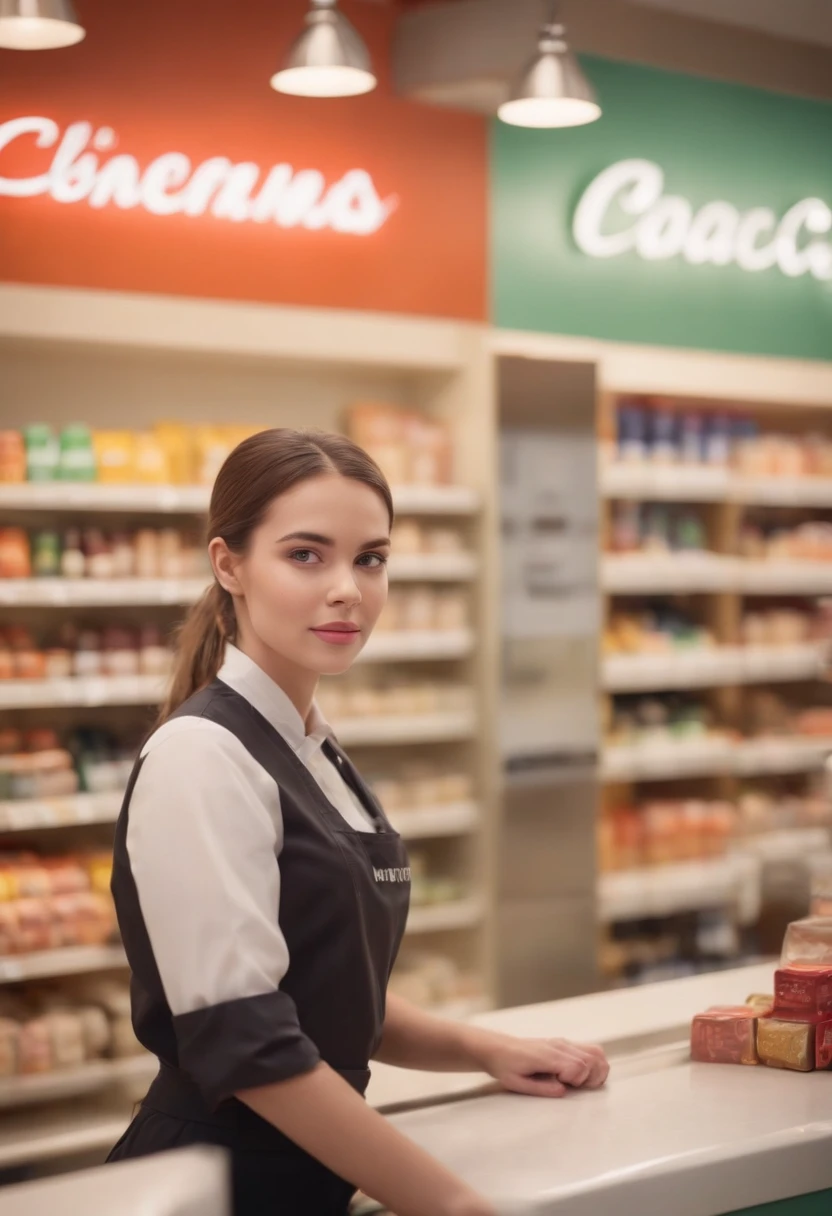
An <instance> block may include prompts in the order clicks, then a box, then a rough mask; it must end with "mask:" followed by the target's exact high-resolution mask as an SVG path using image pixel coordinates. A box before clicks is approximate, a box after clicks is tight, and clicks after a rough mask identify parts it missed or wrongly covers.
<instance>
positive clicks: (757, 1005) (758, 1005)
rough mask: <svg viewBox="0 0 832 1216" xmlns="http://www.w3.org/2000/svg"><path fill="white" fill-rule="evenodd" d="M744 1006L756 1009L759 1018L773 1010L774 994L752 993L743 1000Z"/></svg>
mask: <svg viewBox="0 0 832 1216" xmlns="http://www.w3.org/2000/svg"><path fill="white" fill-rule="evenodd" d="M745 1003H746V1005H749V1006H750V1007H751V1008H752V1009H756V1010H757V1012H758V1013H759V1015H760V1017H762V1016H763V1014H765V1013H771V1011H772V1010H773V1009H774V993H773V992H772V993H767V992H752V993H751V995H750V996H747V997H746V998H745Z"/></svg>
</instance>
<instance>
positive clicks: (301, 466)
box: [157, 427, 393, 726]
mask: <svg viewBox="0 0 832 1216" xmlns="http://www.w3.org/2000/svg"><path fill="white" fill-rule="evenodd" d="M327 473H340V475H341V476H342V477H349V478H352V479H353V480H354V481H361V482H363V483H364V485H367V486H369V487H370V488H371V489H372V490H375V491H376V493H377V494H378V495H379V496H380V497H381V499H382V500H383V501H384V505H385V506H386V507H387V510H388V512H389V515H390V524H391V526H392V523H393V497H392V495H391V493H390V487H389V486H388V484H387V481H386V480H385V477H384V474H383V473H382V471H381V469H380V468H379V467H378V465H377V464H376V463H375V461H374V460H373V459H372V458H371V457H370V456H368V455H367V453H366V452H365V451H364V450H363V449H362V448H360V447H358V446H357V445H356V444H354V443H353V442H352V441H351V440H350V439H346V438H345V437H344V436H343V435H332V434H329V433H327V432H326V431H293V430H289V429H288V428H285V427H278V428H275V429H273V430H269V431H260V432H258V433H257V434H256V435H252V436H250V437H249V438H248V439H244V440H243V442H242V443H241V444H238V446H237V447H236V448H235V449H234V451H233V452H231V453H230V455H229V456H228V457H227V459H226V460H225V462H224V463H223V466H222V468H221V469H220V471H219V473H218V475H217V480H216V481H215V482H214V489H213V491H212V493H211V505H210V507H209V509H208V530H207V533H206V541H207V542H210V541H212V540H213V539H214V538H215V537H217V536H219V537H221V538H222V539H223V540H224V541H225V543H226V544H227V545H228V547H229V549H231V551H232V552H233V553H238V554H243V553H245V551H246V547H247V545H248V542H249V539H250V537H251V534H252V532H253V531H254V530H255V528H257V527H258V525H259V524H260V523H261V522H262V521H263V518H264V517H265V515H266V512H267V511H268V509H269V507H270V506H271V504H272V503H273V502H274V500H275V499H276V498H278V497H279V496H280V495H281V494H285V493H286V492H287V491H288V490H291V489H292V488H293V486H296V485H298V484H299V483H300V482H302V481H307V480H309V478H311V477H319V476H321V475H322V474H327ZM235 629H236V618H235V615H234V603H233V600H232V598H231V595H230V593H229V592H228V591H226V590H225V589H224V588H223V587H221V586H220V584H219V583H218V582H217V581H216V579H215V580H214V582H213V583H212V584H211V586H210V587H209V588H208V590H207V591H206V592H205V594H204V595H203V596H202V598H201V599H200V600H198V602H197V603H196V604H195V605H194V606H193V608H192V609H191V610H190V612H189V613H188V615H187V617H186V618H185V620H184V622H183V623H182V626H181V628H180V630H179V634H178V638H177V654H176V661H175V664H174V671H173V680H172V682H171V687H170V692H169V694H168V698H167V700H166V702H165V704H164V706H163V708H162V711H161V713H160V715H159V719H158V722H157V726H160V725H161V724H162V723H163V722H165V721H166V720H167V719H168V718H169V717H170V715H171V714H172V713H174V712H175V710H177V709H178V708H179V706H180V705H182V704H183V702H185V701H187V699H188V697H190V696H192V695H193V694H194V693H195V692H198V691H199V690H200V689H201V688H205V686H206V685H208V684H210V683H211V681H212V680H214V679H215V678H216V675H217V672H218V671H219V669H220V667H221V665H222V661H223V654H224V651H225V643H226V641H227V640H233V638H234V634H235Z"/></svg>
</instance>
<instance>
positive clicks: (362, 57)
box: [271, 0, 377, 97]
mask: <svg viewBox="0 0 832 1216" xmlns="http://www.w3.org/2000/svg"><path fill="white" fill-rule="evenodd" d="M376 84H377V81H376V78H375V75H374V74H373V68H372V64H371V62H370V52H369V51H368V50H367V47H366V45H365V43H364V40H363V39H362V38H361V36H360V34H359V33H358V31H357V30H356V29H355V27H354V26H353V25H351V24H350V22H349V21H348V20H347V18H346V17H345V16H344V15H343V13H340V12H339V11H338V7H337V0H312V3H311V7H310V9H309V12H308V13H307V14H306V29H305V30H304V31H303V33H302V34H300V36H299V37H298V38H297V40H296V41H295V44H294V46H293V47H292V49H291V50H290V51H289V54H288V55H287V57H286V61H285V63H284V64H283V67H282V68H281V69H280V70H279V71H278V72H275V74H274V76H272V79H271V86H272V88H273V89H276V90H277V92H278V93H292V94H294V95H295V96H298V97H356V96H358V95H359V94H360V93H369V92H371V90H372V89H374V88H375V87H376Z"/></svg>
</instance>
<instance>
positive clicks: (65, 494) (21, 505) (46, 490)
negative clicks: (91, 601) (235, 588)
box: [0, 481, 480, 516]
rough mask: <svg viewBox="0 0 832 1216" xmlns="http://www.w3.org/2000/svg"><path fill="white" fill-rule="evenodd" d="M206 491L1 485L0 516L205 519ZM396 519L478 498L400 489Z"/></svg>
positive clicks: (454, 490) (469, 504)
mask: <svg viewBox="0 0 832 1216" xmlns="http://www.w3.org/2000/svg"><path fill="white" fill-rule="evenodd" d="M210 497H211V491H210V488H208V487H206V486H153V485H147V486H143V485H134V486H131V485H124V486H123V485H107V484H102V483H100V482H86V483H85V482H71V481H54V482H21V483H19V484H10V485H0V510H4V509H5V510H7V511H102V512H106V511H136V512H154V513H155V512H159V513H160V514H186V515H190V514H196V515H201V514H204V513H205V512H206V511H207V510H208V503H209V500H210ZM393 500H394V503H395V507H396V513H397V514H399V515H440V516H442V515H473V514H474V513H475V512H476V511H478V510H479V507H480V500H479V496H478V495H477V494H476V493H475V492H474V491H473V490H469V489H467V488H466V487H465V486H399V487H396V488H394V490H393Z"/></svg>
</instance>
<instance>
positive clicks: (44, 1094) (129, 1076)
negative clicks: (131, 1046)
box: [0, 1052, 159, 1110]
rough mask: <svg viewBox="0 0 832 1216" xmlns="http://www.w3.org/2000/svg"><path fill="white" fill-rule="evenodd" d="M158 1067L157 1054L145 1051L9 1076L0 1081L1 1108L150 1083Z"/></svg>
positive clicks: (76, 1096) (7, 1108)
mask: <svg viewBox="0 0 832 1216" xmlns="http://www.w3.org/2000/svg"><path fill="white" fill-rule="evenodd" d="M158 1068H159V1065H158V1062H157V1060H156V1057H155V1056H151V1055H148V1054H147V1053H144V1052H143V1053H142V1054H141V1055H138V1056H131V1057H129V1058H128V1059H125V1060H91V1061H90V1062H89V1063H87V1064H82V1065H80V1066H79V1067H78V1068H67V1069H60V1070H55V1071H54V1072H48V1073H41V1074H39V1075H35V1076H28V1077H7V1078H5V1079H3V1080H2V1081H0V1110H10V1109H12V1108H14V1107H19V1106H34V1105H36V1104H38V1103H40V1102H58V1101H61V1100H64V1099H67V1098H78V1097H82V1096H85V1095H87V1094H92V1093H96V1092H99V1091H100V1090H102V1089H108V1088H110V1087H112V1086H115V1085H129V1084H132V1083H137V1082H140V1083H145V1082H149V1081H150V1080H151V1079H152V1078H153V1077H154V1076H155V1075H156V1073H157V1071H158Z"/></svg>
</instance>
